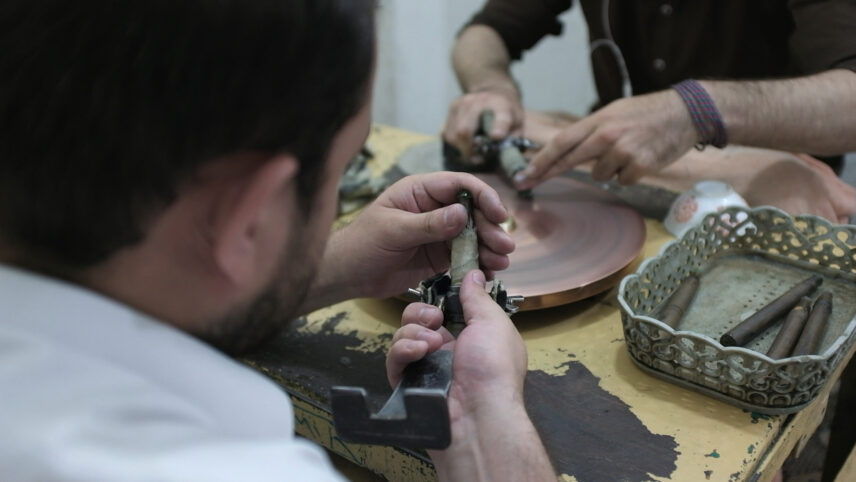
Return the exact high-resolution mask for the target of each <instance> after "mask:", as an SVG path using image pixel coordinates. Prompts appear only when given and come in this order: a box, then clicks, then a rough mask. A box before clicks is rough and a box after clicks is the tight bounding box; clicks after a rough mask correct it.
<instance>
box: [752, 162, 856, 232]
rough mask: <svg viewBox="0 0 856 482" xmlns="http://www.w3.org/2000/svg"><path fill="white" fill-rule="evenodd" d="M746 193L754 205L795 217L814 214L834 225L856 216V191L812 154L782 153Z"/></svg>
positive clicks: (755, 177) (756, 178)
mask: <svg viewBox="0 0 856 482" xmlns="http://www.w3.org/2000/svg"><path fill="white" fill-rule="evenodd" d="M752 151H760V152H761V153H763V152H774V153H775V152H777V151H766V150H762V149H753V150H752ZM742 190H743V191H745V193H744V194H743V197H744V198H745V199H746V202H748V203H749V205H750V206H758V205H762V204H768V205H772V206H776V207H777V208H780V209H782V210H784V211H787V212H788V213H790V214H793V215H797V214H814V215H816V216H821V217H823V218H826V219H827V220H829V221H831V222H833V223H847V222H849V219H850V216H852V215H854V214H856V189H854V188H853V187H852V186H850V185H849V184H847V183H845V182H844V181H842V180H841V179H840V178H839V177H838V176H837V175H836V174H835V172H833V170H832V168H830V167H829V166H828V165H826V164H824V163H823V162H822V161H820V160H818V159H815V158H814V157H811V156H809V155H808V154H798V155H796V156H791V155H788V154H786V153H779V161H778V162H776V163H772V164H769V165H767V166H765V167H764V168H763V169H760V170H758V172H757V173H755V175H754V176H751V177H749V178H748V179H747V180H746V186H745V187H744V188H742Z"/></svg>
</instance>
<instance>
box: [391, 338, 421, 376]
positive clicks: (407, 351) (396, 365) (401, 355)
mask: <svg viewBox="0 0 856 482" xmlns="http://www.w3.org/2000/svg"><path fill="white" fill-rule="evenodd" d="M427 354H428V343H427V342H425V341H422V340H410V339H402V340H399V341H397V342H395V343H393V345H392V347H390V349H389V353H388V354H387V355H386V377H387V379H388V380H389V384H390V385H392V386H393V387H394V386H395V385H397V384H398V382H399V381H401V373H402V372H403V371H404V368H405V367H406V366H407V365H409V364H410V363H413V362H415V361H416V360H421V359H422V358H423V357H425V355H427Z"/></svg>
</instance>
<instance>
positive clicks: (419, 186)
mask: <svg viewBox="0 0 856 482" xmlns="http://www.w3.org/2000/svg"><path fill="white" fill-rule="evenodd" d="M461 189H467V190H469V191H470V192H471V193H472V195H473V201H474V208H475V210H474V215H475V217H476V229H477V232H478V238H479V261H480V263H481V267H482V268H483V269H484V270H486V272H487V273H488V275H489V276H492V274H493V272H494V271H498V270H503V269H505V268H507V267H508V254H509V253H511V252H512V251H513V250H514V241H512V240H511V237H510V236H509V235H508V233H506V232H505V231H504V230H503V229H502V227H500V225H499V224H500V223H502V222H504V221H505V220H506V218H507V217H508V212H507V211H506V210H505V207H504V206H503V205H502V202H501V201H500V199H499V195H498V194H497V193H496V191H494V190H493V188H491V187H490V186H488V185H487V184H485V183H484V182H483V181H481V180H479V179H478V178H477V177H475V176H473V175H471V174H466V173H455V172H436V173H431V174H422V175H417V176H410V177H406V178H404V179H402V180H400V181H398V182H397V183H395V184H393V185H392V186H390V187H389V188H387V190H386V191H384V192H383V193H382V194H381V195H380V196H379V197H378V198H377V199H376V200H375V201H374V202H372V203H371V204H370V205H369V206H368V207H366V209H365V210H364V211H363V212H362V213H360V214H359V215H358V216H357V217H356V219H354V221H353V222H351V224H349V225H348V226H346V227H345V228H342V229H340V230H339V231H337V232H335V233H333V235H332V236H331V237H330V241H329V242H328V243H327V249H326V251H325V253H324V259H323V261H322V263H321V267H320V269H319V272H318V276H316V279H315V283H314V284H313V286H312V289H311V291H310V293H309V296H307V297H306V303H305V304H304V306H303V307H302V310H301V311H302V312H304V313H305V312H308V311H311V310H312V309H316V308H320V307H322V306H328V305H330V304H333V303H336V302H338V301H342V300H344V299H348V298H355V297H374V298H383V297H388V296H393V295H396V294H401V293H403V292H405V291H407V288H411V287H415V286H416V285H417V284H418V283H419V282H420V281H422V280H424V279H426V278H428V277H430V276H433V275H435V274H437V273H441V272H443V271H445V270H447V269H448V268H449V263H450V247H449V246H450V245H449V244H448V241H450V240H451V239H452V238H454V237H455V236H457V235H458V233H460V232H461V230H462V229H463V228H464V226H465V225H466V223H467V219H468V215H467V211H466V209H465V208H464V207H463V205H461V204H460V203H458V202H457V195H458V192H460V191H461Z"/></svg>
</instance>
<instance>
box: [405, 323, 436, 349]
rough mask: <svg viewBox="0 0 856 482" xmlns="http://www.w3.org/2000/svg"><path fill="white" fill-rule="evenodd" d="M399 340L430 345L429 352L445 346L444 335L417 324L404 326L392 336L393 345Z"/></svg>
mask: <svg viewBox="0 0 856 482" xmlns="http://www.w3.org/2000/svg"><path fill="white" fill-rule="evenodd" d="M399 340H417V341H424V342H425V343H427V344H428V351H429V352H431V351H434V350H436V349H438V348H440V346H441V345H442V344H443V335H441V334H440V333H439V332H438V331H435V330H431V329H429V328H425V327H424V326H420V325H417V324H409V325H404V326H402V327H401V328H399V329H398V330H397V331H396V332H395V334H394V335H393V336H392V343H393V344H395V342H397V341H399Z"/></svg>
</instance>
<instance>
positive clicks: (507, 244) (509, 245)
mask: <svg viewBox="0 0 856 482" xmlns="http://www.w3.org/2000/svg"><path fill="white" fill-rule="evenodd" d="M475 217H476V219H475V221H476V231H477V232H478V236H479V242H480V243H481V244H482V245H484V246H487V247H488V248H489V249H490V250H491V251H494V252H496V253H498V254H510V253H511V252H512V251H514V248H515V246H514V240H513V239H511V235H509V234H508V233H507V232H505V230H504V229H502V226H500V225H499V224H495V223H492V222H490V221H488V220H487V218H485V217H484V215H483V214H482V213H481V211H476V212H475Z"/></svg>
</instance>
